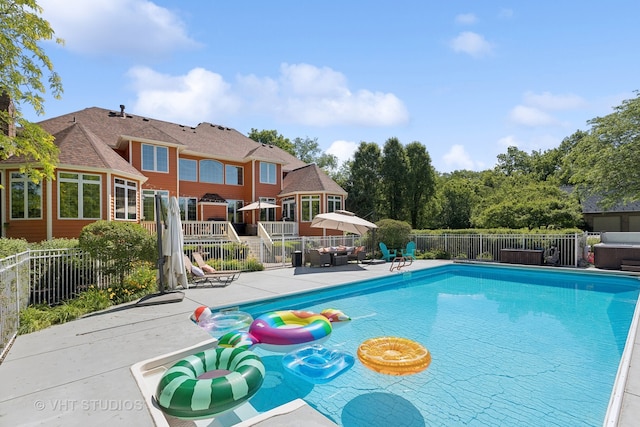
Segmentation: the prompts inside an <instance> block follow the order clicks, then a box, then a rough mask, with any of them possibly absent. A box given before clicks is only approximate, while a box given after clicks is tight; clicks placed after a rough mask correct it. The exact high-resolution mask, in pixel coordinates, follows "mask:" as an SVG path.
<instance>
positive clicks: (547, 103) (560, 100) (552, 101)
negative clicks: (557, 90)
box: [524, 92, 587, 110]
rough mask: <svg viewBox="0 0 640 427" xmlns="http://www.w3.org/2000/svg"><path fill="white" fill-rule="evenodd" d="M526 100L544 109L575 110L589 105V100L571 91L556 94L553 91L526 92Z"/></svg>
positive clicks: (529, 103) (527, 102) (526, 102)
mask: <svg viewBox="0 0 640 427" xmlns="http://www.w3.org/2000/svg"><path fill="white" fill-rule="evenodd" d="M524 102H525V104H527V105H530V106H533V107H538V108H541V109H544V110H573V109H576V108H581V107H584V106H586V105H587V102H586V101H585V100H584V99H583V98H581V97H580V96H578V95H574V94H570V93H569V94H561V95H554V94H552V93H551V92H542V93H533V92H526V93H525V94H524Z"/></svg>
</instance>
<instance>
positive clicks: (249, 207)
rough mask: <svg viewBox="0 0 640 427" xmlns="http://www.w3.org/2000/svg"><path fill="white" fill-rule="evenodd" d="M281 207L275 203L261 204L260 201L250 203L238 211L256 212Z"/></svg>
mask: <svg viewBox="0 0 640 427" xmlns="http://www.w3.org/2000/svg"><path fill="white" fill-rule="evenodd" d="M279 207H280V206H278V205H274V204H273V203H267V202H261V201H260V200H258V201H257V202H253V203H249V204H248V205H247V206H244V207H241V208H240V209H238V210H239V211H254V210H256V209H268V208H279Z"/></svg>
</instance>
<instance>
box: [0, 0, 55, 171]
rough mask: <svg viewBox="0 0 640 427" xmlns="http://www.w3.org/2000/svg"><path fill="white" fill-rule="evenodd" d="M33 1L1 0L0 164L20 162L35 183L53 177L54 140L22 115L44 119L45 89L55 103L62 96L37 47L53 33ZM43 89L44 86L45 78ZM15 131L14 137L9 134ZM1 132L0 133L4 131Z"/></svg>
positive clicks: (44, 57)
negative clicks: (28, 113) (28, 111)
mask: <svg viewBox="0 0 640 427" xmlns="http://www.w3.org/2000/svg"><path fill="white" fill-rule="evenodd" d="M41 14H42V8H41V7H40V6H39V5H38V4H37V2H36V1H35V0H2V1H0V105H2V106H3V107H4V108H3V109H2V111H0V160H2V159H6V158H8V157H10V156H16V157H18V158H21V159H23V160H24V162H25V166H24V167H23V169H24V171H25V172H26V173H28V174H29V176H30V177H31V178H32V179H33V180H34V181H35V182H38V181H40V180H41V179H43V178H53V177H54V170H55V167H56V165H57V163H58V149H57V147H56V146H55V144H54V140H53V137H52V136H51V135H49V134H48V133H46V132H45V131H44V130H43V129H42V128H40V127H39V126H38V125H36V124H34V123H31V122H30V121H28V120H26V119H25V118H24V115H23V113H22V111H23V108H24V107H25V106H26V105H30V106H31V107H32V108H33V109H34V111H35V113H36V114H38V115H43V114H44V94H45V93H46V92H47V86H48V88H49V89H50V90H51V93H52V95H53V96H54V98H60V96H61V95H62V81H61V79H60V76H59V75H58V74H57V73H56V72H55V71H54V68H53V64H52V62H51V60H50V59H49V57H48V56H47V54H46V53H45V51H44V49H43V48H42V47H41V46H40V42H42V41H46V40H52V39H53V40H54V41H55V42H56V43H58V44H62V43H63V41H62V39H60V38H56V37H54V31H53V29H52V28H51V26H50V24H49V22H48V21H46V20H45V19H43V18H42V17H41V16H40V15H41ZM45 72H47V73H48V76H47V77H46V79H47V82H48V85H47V84H45V83H44V81H43V79H44V78H45V75H44V73H45ZM16 128H17V129H19V130H18V132H17V133H16V134H15V135H14V134H13V132H12V130H13V129H16ZM3 131H4V132H3Z"/></svg>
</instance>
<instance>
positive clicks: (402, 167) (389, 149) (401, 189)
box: [380, 137, 408, 220]
mask: <svg viewBox="0 0 640 427" xmlns="http://www.w3.org/2000/svg"><path fill="white" fill-rule="evenodd" d="M382 152H383V156H382V167H381V169H380V175H381V179H382V197H383V200H384V211H385V213H386V216H387V218H391V219H397V220H403V219H404V218H406V217H405V208H406V206H407V204H406V200H405V197H406V191H407V179H408V167H407V153H406V151H405V149H404V147H403V146H402V144H401V143H400V141H399V140H398V138H395V137H394V138H389V139H388V140H387V142H385V144H384V148H383V149H382Z"/></svg>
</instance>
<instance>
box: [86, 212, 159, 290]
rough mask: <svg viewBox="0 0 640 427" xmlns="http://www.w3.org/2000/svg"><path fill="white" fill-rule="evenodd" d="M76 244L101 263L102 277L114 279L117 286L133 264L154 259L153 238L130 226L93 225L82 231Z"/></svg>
mask: <svg viewBox="0 0 640 427" xmlns="http://www.w3.org/2000/svg"><path fill="white" fill-rule="evenodd" d="M79 242H80V247H81V248H82V249H83V250H85V251H87V252H88V253H89V254H91V256H92V257H94V258H97V259H99V260H102V261H104V262H103V263H102V266H101V268H102V271H103V273H105V274H107V275H109V276H112V277H115V278H117V279H118V281H119V283H122V282H123V281H124V277H125V274H126V273H127V272H128V271H130V270H131V268H132V264H133V263H134V262H135V261H138V260H142V261H150V262H153V261H154V260H155V259H156V258H157V247H156V240H155V238H154V236H152V235H150V234H149V233H148V232H147V230H145V229H144V227H142V226H141V225H140V224H135V223H131V222H116V221H96V222H94V223H92V224H89V225H87V226H85V227H84V228H83V229H82V232H81V233H80V239H79ZM132 255H133V256H132Z"/></svg>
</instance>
